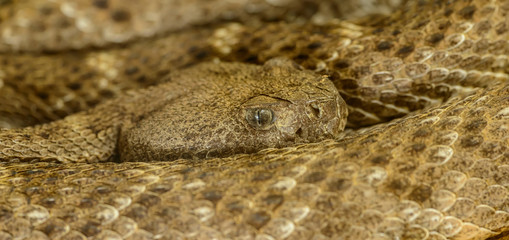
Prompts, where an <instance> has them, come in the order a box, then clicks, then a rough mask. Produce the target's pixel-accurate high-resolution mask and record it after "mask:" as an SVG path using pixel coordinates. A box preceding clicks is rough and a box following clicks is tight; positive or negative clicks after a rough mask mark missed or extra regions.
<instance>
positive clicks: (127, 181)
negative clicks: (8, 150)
mask: <svg viewBox="0 0 509 240" xmlns="http://www.w3.org/2000/svg"><path fill="white" fill-rule="evenodd" d="M508 96H509V86H508V85H507V84H499V85H496V86H493V87H491V88H489V89H486V90H479V91H478V92H476V94H474V95H471V96H469V97H467V98H464V99H454V101H451V102H450V103H449V104H446V105H443V106H441V107H438V108H433V109H430V110H428V111H426V112H424V113H421V114H417V115H413V116H409V117H405V118H402V119H400V120H397V121H393V122H390V123H387V124H381V125H377V126H374V127H370V128H366V129H364V130H363V131H358V132H351V133H349V134H345V136H343V138H342V140H339V141H333V140H329V141H324V142H321V143H317V144H306V145H301V146H297V147H291V148H282V149H267V150H264V151H261V152H259V153H257V154H252V155H236V156H234V157H231V158H220V159H208V160H202V161H185V160H178V161H175V162H150V163H121V164H116V163H102V164H55V163H9V164H2V166H1V169H2V170H1V171H0V174H1V175H0V176H1V177H0V183H1V184H0V191H1V193H2V194H1V197H0V202H1V204H0V208H1V211H0V213H1V215H0V216H1V218H0V229H1V230H0V236H1V237H2V238H5V239H9V238H16V239H86V238H89V239H212V238H215V239H255V238H256V239H329V238H331V239H484V238H487V237H490V236H495V235H497V234H499V233H502V232H504V231H507V230H509V225H508V223H509V212H508V211H509V209H508V208H507V207H508V189H507V184H509V179H508V178H507V177H508V176H509V174H508V171H509V165H508V159H509V155H508V151H507V146H508V144H509V137H508V136H509V126H508V122H509V108H508V106H509V98H508Z"/></svg>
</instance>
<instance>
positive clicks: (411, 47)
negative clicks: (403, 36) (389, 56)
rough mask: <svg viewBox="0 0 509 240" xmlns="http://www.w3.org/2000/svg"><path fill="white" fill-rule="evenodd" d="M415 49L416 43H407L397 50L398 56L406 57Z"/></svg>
mask: <svg viewBox="0 0 509 240" xmlns="http://www.w3.org/2000/svg"><path fill="white" fill-rule="evenodd" d="M413 51H414V45H406V46H403V47H402V48H400V49H399V50H398V51H397V52H396V56H398V57H400V58H406V57H407V56H408V55H410V53H412V52H413Z"/></svg>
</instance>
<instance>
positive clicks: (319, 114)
mask: <svg viewBox="0 0 509 240" xmlns="http://www.w3.org/2000/svg"><path fill="white" fill-rule="evenodd" d="M309 109H310V112H311V113H312V114H313V116H315V117H316V118H321V117H322V109H321V108H320V107H319V106H318V105H317V104H316V103H311V104H310V105H309Z"/></svg>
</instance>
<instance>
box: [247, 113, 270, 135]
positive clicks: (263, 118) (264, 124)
mask: <svg viewBox="0 0 509 240" xmlns="http://www.w3.org/2000/svg"><path fill="white" fill-rule="evenodd" d="M246 120H247V122H248V123H249V125H251V127H253V128H254V129H257V130H267V129H269V128H270V127H271V126H272V123H274V120H276V116H275V115H274V112H273V111H272V110H270V109H266V108H251V109H247V111H246Z"/></svg>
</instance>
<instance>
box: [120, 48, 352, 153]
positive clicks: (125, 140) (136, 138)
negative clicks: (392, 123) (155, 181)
mask: <svg viewBox="0 0 509 240" xmlns="http://www.w3.org/2000/svg"><path fill="white" fill-rule="evenodd" d="M171 79H173V80H174V81H180V82H186V81H188V83H185V84H182V87H183V88H185V89H187V90H186V91H187V92H189V93H188V94H184V95H180V96H179V97H178V98H175V99H173V100H172V101H170V102H168V104H165V105H164V106H163V107H162V108H160V109H158V110H156V111H153V112H152V113H150V114H149V115H148V116H146V117H145V118H143V119H141V120H140V121H139V122H136V123H134V124H132V125H131V127H129V128H128V129H122V131H121V139H120V145H119V146H120V154H121V160H124V161H131V160H138V161H139V160H140V159H146V160H158V161H166V160H174V159H178V158H192V159H197V158H207V157H225V156H228V155H232V154H236V153H253V152H256V151H259V150H261V149H264V148H279V147H286V146H292V145H295V144H300V143H310V142H317V141H321V140H324V139H329V138H337V137H338V135H339V134H340V133H341V132H342V130H343V129H344V127H345V124H346V117H347V110H346V105H345V102H344V101H343V99H342V98H341V97H340V95H339V93H338V91H337V90H336V88H335V87H334V85H333V83H332V82H331V81H330V80H329V79H327V78H326V77H324V76H319V75H316V74H315V73H313V72H311V71H306V70H302V68H301V67H300V66H299V65H297V64H295V63H293V62H292V61H289V60H286V59H281V58H278V59H273V60H270V61H268V62H267V63H266V64H265V65H264V66H262V67H260V66H255V65H246V64H238V63H220V64H213V63H209V64H202V65H199V66H196V67H193V68H191V69H188V70H186V71H183V72H180V73H178V74H177V75H175V76H172V78H171ZM191 86H192V87H191ZM162 87H164V86H162ZM191 88H192V90H189V89H191ZM170 90H171V91H179V90H178V89H169V90H168V91H170Z"/></svg>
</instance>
